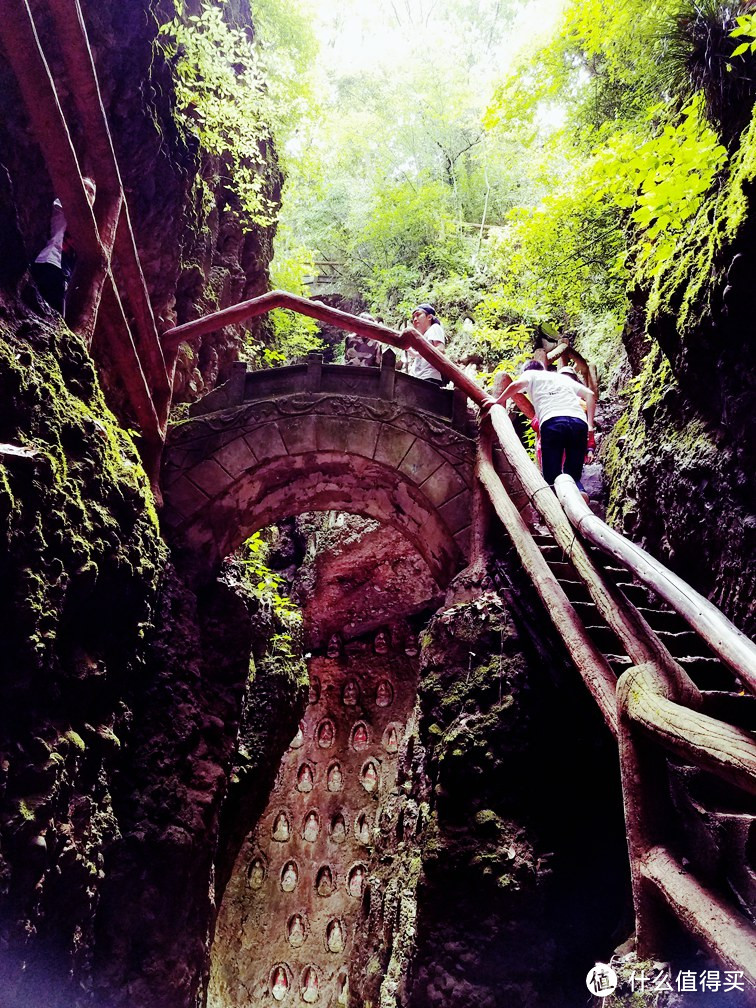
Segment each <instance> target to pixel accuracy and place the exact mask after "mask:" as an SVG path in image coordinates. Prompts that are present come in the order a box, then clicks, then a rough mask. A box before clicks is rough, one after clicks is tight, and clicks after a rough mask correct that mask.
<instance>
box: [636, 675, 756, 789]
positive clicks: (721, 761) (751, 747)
mask: <svg viewBox="0 0 756 1008" xmlns="http://www.w3.org/2000/svg"><path fill="white" fill-rule="evenodd" d="M617 691H618V694H619V696H620V699H621V702H622V704H623V708H624V709H625V710H626V711H627V713H628V716H629V717H630V718H631V719H632V720H633V721H634V722H635V724H637V725H638V726H639V727H641V728H642V729H643V730H644V732H646V733H647V734H648V735H650V736H652V737H653V738H654V740H655V741H656V742H658V743H659V744H660V745H661V746H663V747H664V748H665V749H667V750H669V751H670V752H673V753H675V755H677V756H680V757H681V758H682V759H683V760H687V761H688V762H690V763H693V764H694V765H695V766H698V767H701V768H702V769H704V770H708V771H709V772H710V773H713V774H715V775H716V776H717V777H720V778H721V779H722V780H726V781H728V782H729V783H730V784H733V785H734V786H735V787H738V788H740V789H741V790H743V791H746V792H747V793H748V794H754V795H756V742H754V740H753V738H752V737H751V736H750V735H749V733H748V732H747V731H744V730H743V729H741V728H735V727H733V726H732V725H729V724H726V723H725V722H723V721H718V720H717V719H716V718H712V717H709V716H708V715H707V714H702V713H700V712H699V711H693V710H690V708H689V707H683V706H682V705H680V704H677V703H675V702H674V701H672V700H668V699H667V698H666V697H664V696H660V695H659V693H658V692H657V691H656V688H655V681H654V676H653V674H652V673H650V670H649V669H648V667H647V666H644V665H639V666H635V667H634V668H631V669H628V671H627V672H624V673H623V674H622V676H621V677H620V679H619V682H618V685H617Z"/></svg>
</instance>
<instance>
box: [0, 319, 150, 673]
mask: <svg viewBox="0 0 756 1008" xmlns="http://www.w3.org/2000/svg"><path fill="white" fill-rule="evenodd" d="M14 310H16V309H15V307H14V306H8V312H7V315H6V321H5V322H4V323H3V324H2V325H0V401H2V402H3V417H2V421H0V441H6V442H8V443H11V444H15V445H22V446H26V447H30V448H33V449H34V450H35V451H36V452H37V457H36V459H35V460H34V461H33V462H32V461H29V462H26V461H23V462H14V461H13V460H11V462H10V464H8V465H7V466H5V465H2V464H0V550H2V552H3V554H4V557H5V565H6V566H5V570H4V577H3V578H2V584H1V585H0V603H1V604H2V605H3V608H4V610H5V611H9V612H13V613H15V614H16V619H15V622H14V625H13V626H12V627H11V628H10V630H9V633H8V635H7V638H6V639H5V641H4V647H5V649H6V655H8V656H9V658H10V660H11V661H12V662H13V663H14V666H15V668H16V672H17V674H18V675H21V676H23V675H24V673H25V672H26V673H28V672H29V671H31V670H34V669H39V670H41V669H43V668H46V669H48V670H51V669H52V668H53V667H54V666H55V665H56V664H57V663H58V661H59V658H58V655H57V654H56V649H55V645H56V640H57V635H58V632H59V628H60V624H61V620H62V619H63V618H64V610H65V619H66V620H69V621H70V620H71V619H72V618H78V616H77V609H78V610H79V611H80V612H81V619H82V625H83V612H84V609H85V608H86V605H87V604H89V606H90V608H91V611H92V617H93V618H92V626H91V628H90V629H89V632H88V635H89V636H90V637H91V638H92V640H94V639H97V640H98V644H97V648H102V649H108V648H109V647H111V646H112V649H113V651H115V650H116V648H118V647H120V648H121V650H122V652H123V653H124V655H126V654H128V653H130V652H131V651H132V650H133V646H135V645H136V643H137V641H138V640H139V637H140V635H141V626H142V625H143V624H144V622H145V621H146V620H147V619H148V617H149V612H150V606H151V600H152V598H153V597H154V593H155V591H156V589H157V580H158V576H159V571H160V569H161V568H162V565H163V562H164V557H165V550H164V547H163V545H162V542H161V540H160V534H159V523H158V516H157V511H156V508H155V502H154V499H153V496H152V492H151V489H150V486H149V482H148V480H147V476H146V474H145V471H144V468H143V466H142V464H141V461H140V458H139V455H138V453H137V450H136V446H135V442H134V437H133V435H132V433H131V432H129V431H126V430H124V429H123V428H122V427H121V426H120V425H119V424H118V421H117V420H116V418H115V417H114V416H113V414H112V413H111V412H110V410H109V409H108V408H107V406H106V404H105V400H104V397H103V394H102V391H101V389H100V387H99V384H98V381H97V376H96V374H95V370H94V366H93V363H92V360H91V359H90V357H89V355H88V352H87V349H86V347H85V345H84V344H83V342H82V341H81V340H80V339H79V338H78V337H77V336H75V335H74V334H73V333H71V332H70V331H69V330H67V329H66V328H65V326H64V325H63V323H62V322H60V321H59V322H58V325H57V326H55V325H52V324H50V323H49V322H43V321H42V320H36V319H35V320H32V319H29V318H28V316H27V314H26V312H25V310H24V309H18V315H17V316H16V317H14V316H13V311H14ZM109 594H110V595H111V596H112V597H111V599H110V603H109V604H110V609H108V595H109ZM119 597H120V599H121V601H122V602H125V601H126V600H127V599H128V604H127V605H123V604H121V603H119ZM85 599H89V600H91V601H89V603H86V602H85ZM93 602H94V604H93ZM93 646H94V645H93ZM126 660H128V659H126Z"/></svg>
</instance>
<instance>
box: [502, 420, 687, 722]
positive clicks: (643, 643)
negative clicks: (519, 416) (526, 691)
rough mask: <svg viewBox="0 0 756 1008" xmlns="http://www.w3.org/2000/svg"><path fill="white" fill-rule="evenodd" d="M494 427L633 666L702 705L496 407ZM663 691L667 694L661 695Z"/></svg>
mask: <svg viewBox="0 0 756 1008" xmlns="http://www.w3.org/2000/svg"><path fill="white" fill-rule="evenodd" d="M489 415H490V418H491V423H492V424H493V427H494V430H495V431H496V434H497V436H498V438H499V443H500V444H501V447H502V449H503V451H504V454H505V456H506V458H507V460H508V462H509V464H510V466H511V467H512V470H513V471H514V473H515V475H516V476H517V477H518V479H519V480H520V482H521V483H522V486H523V489H524V490H525V492H526V493H527V495H528V497H529V498H530V500H531V502H532V504H533V505H534V507H535V508H536V509H537V510H538V511H539V512H540V514H541V515H542V516H543V519H544V521H545V522H546V524H547V525H548V527H549V529H550V530H551V533H552V535H553V536H554V538H555V539H556V541H557V543H558V544H559V545H560V546H561V547H562V549H563V550H564V552H565V555H566V556H567V557H568V558H569V559H570V561H571V562H572V564H573V566H574V567H575V570H576V571H577V573H578V575H579V577H580V579H581V581H582V582H583V584H584V585H585V586H586V588H587V589H588V592H589V594H590V596H591V598H592V599H593V601H594V602H595V604H596V607H597V608H598V610H599V612H600V614H601V616H602V617H603V619H604V620H605V622H606V623H607V624H608V625H609V627H610V628H611V629H612V630H613V631H614V633H615V634H616V635H617V637H618V638H619V640H620V642H621V643H622V645H623V647H624V648H625V651H626V653H627V654H628V655H629V656H630V658H631V659H632V662H633V664H635V665H642V664H646V663H652V664H653V665H654V666H655V667H658V668H660V669H661V670H663V671H664V674H665V675H666V677H667V685H666V690H667V691H668V692H669V693H670V695H671V696H672V697H673V698H674V699H677V700H681V701H683V700H684V701H685V702H688V703H691V705H693V706H700V705H701V703H702V698H701V694H700V691H699V690H698V688H697V687H696V686H695V684H694V683H693V682H692V681H691V679H690V677H689V676H688V675H687V673H686V672H685V671H684V670H683V669H682V667H681V666H680V665H679V663H678V662H676V661H675V659H674V658H673V657H672V655H671V654H670V653H669V651H668V650H667V648H666V647H665V646H664V645H663V644H662V642H661V641H660V640H659V638H658V637H657V636H656V634H655V633H654V632H653V630H652V629H651V628H650V627H649V625H648V623H646V621H645V620H644V619H643V617H642V616H641V615H640V613H639V612H638V611H637V609H635V607H634V606H632V605H631V604H630V603H629V602H628V601H627V600H626V599H625V597H624V596H623V595H622V594H621V593H620V592H619V591H618V590H617V589H616V588H614V586H613V585H610V584H609V583H608V582H607V581H606V580H605V579H604V578H603V577H602V576H601V574H600V573H599V571H598V570H597V569H596V566H595V564H594V563H593V561H592V560H591V558H590V557H589V556H588V554H587V553H586V551H585V549H584V548H583V546H582V544H581V543H580V541H579V540H578V539H577V536H576V534H575V532H574V530H573V528H572V526H571V525H570V523H569V521H568V519H567V517H566V515H565V513H564V512H563V511H562V508H561V506H560V504H559V501H558V500H557V498H556V496H555V494H554V491H553V490H552V489H551V487H550V486H549V485H548V484H547V483H546V481H545V480H544V478H543V476H542V475H541V473H540V472H539V471H538V470H537V469H536V467H535V466H534V465H533V463H532V461H531V459H530V457H529V456H528V453H527V452H526V450H525V448H524V447H523V445H522V444H521V442H520V440H519V438H518V437H517V435H516V433H515V431H514V428H513V427H512V422H511V421H510V419H509V417H508V416H507V413H506V410H505V409H504V408H503V407H502V406H499V405H495V406H493V407H492V408H491V410H490V413H489ZM661 691H662V692H663V691H664V690H661Z"/></svg>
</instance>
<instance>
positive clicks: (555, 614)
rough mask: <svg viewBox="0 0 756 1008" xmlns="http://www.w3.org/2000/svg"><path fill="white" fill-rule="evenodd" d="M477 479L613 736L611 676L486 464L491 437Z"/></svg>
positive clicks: (481, 449)
mask: <svg viewBox="0 0 756 1008" xmlns="http://www.w3.org/2000/svg"><path fill="white" fill-rule="evenodd" d="M477 476H478V479H479V481H480V482H481V483H482V485H483V486H484V487H485V489H486V491H487V493H488V496H489V497H490V499H491V503H492V504H493V506H494V510H495V511H496V514H497V515H498V516H499V519H500V520H501V523H502V525H503V526H504V528H505V529H506V530H507V532H508V533H509V537H510V539H511V540H512V543H513V545H514V547H515V549H516V550H517V553H518V555H519V557H520V561H521V563H522V565H523V567H524V568H525V571H526V573H527V574H528V575H529V577H530V579H531V581H532V582H533V584H534V585H535V588H536V591H537V592H538V594H539V595H540V596H541V599H542V601H543V604H544V606H545V607H546V610H547V611H548V613H549V614H550V616H551V618H552V620H553V621H554V623H555V624H556V627H557V630H558V631H559V634H560V636H561V638H562V640H563V641H564V643H565V645H566V647H567V650H568V651H569V653H570V656H571V658H572V660H573V661H574V662H575V665H576V667H577V669H578V671H579V672H580V674H581V676H582V677H583V680H584V682H585V684H586V686H587V687H588V689H589V691H590V693H591V695H592V696H593V698H594V700H595V701H596V703H597V704H598V707H599V710H600V711H601V714H602V715H603V718H604V721H606V723H607V725H608V727H609V729H610V730H611V732H612V733H613V734H614V735H615V736H616V734H617V701H616V696H615V692H616V683H617V680H616V676H615V675H614V672H613V671H612V669H611V666H610V665H609V663H608V662H607V660H606V658H604V656H603V655H602V654H601V652H600V651H599V650H598V648H597V647H596V645H595V644H594V643H593V641H592V640H591V638H590V637H589V636H588V633H587V632H586V629H585V627H584V626H583V623H582V622H581V620H580V618H579V617H578V615H577V613H576V612H575V608H574V606H573V605H572V603H571V602H570V600H569V599H568V598H567V595H566V594H565V591H564V589H563V588H562V586H561V585H560V584H559V581H558V580H557V578H556V575H555V574H554V572H553V571H552V570H551V568H550V567H549V565H548V564H547V563H546V561H545V560H544V558H543V554H542V553H541V551H540V550H539V549H538V546H537V545H536V544H535V542H534V541H533V537H532V535H531V534H530V531H529V530H528V527H527V525H526V524H525V521H524V519H523V517H522V515H521V514H520V512H519V511H518V510H517V508H516V507H515V505H514V503H513V502H512V498H511V497H510V496H509V494H508V493H507V491H506V489H505V487H504V485H503V483H502V482H501V480H500V479H499V476H498V473H497V472H496V470H495V469H494V466H493V462H492V459H491V441H490V433H489V432H488V431H483V432H482V434H481V444H480V447H479V451H478V461H477Z"/></svg>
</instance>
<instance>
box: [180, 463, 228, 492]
mask: <svg viewBox="0 0 756 1008" xmlns="http://www.w3.org/2000/svg"><path fill="white" fill-rule="evenodd" d="M187 476H188V477H189V479H190V480H191V481H192V483H194V484H195V485H196V486H198V487H199V488H200V489H201V490H204V491H205V493H206V494H207V495H208V497H217V496H218V494H219V493H221V492H222V491H223V490H225V489H226V488H227V487H228V486H230V484H231V483H233V482H234V478H233V476H230V475H229V474H228V473H227V472H226V470H225V469H224V468H223V467H222V466H219V465H218V463H217V462H215V461H214V460H213V459H205V461H204V462H200V464H199V465H196V466H195V467H194V468H193V469H190V470H189V472H188V473H187Z"/></svg>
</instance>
